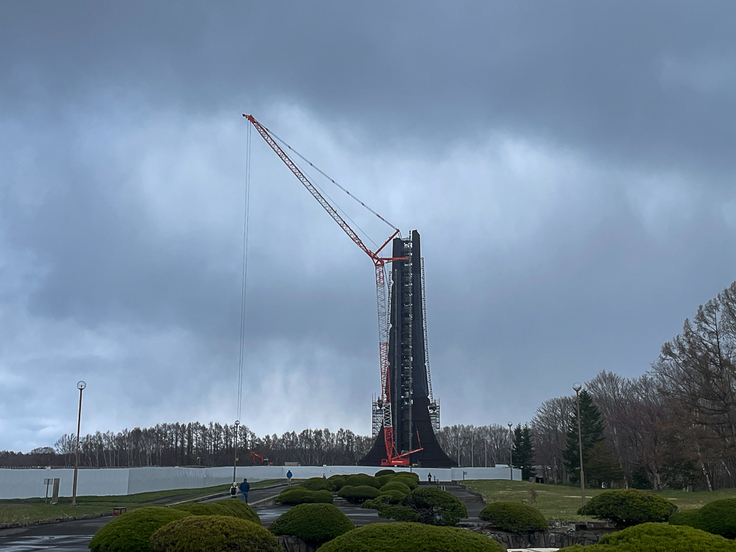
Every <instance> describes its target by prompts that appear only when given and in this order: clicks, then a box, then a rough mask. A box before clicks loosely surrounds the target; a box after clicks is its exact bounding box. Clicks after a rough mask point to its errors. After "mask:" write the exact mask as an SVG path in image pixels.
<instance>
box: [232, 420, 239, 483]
mask: <svg viewBox="0 0 736 552" xmlns="http://www.w3.org/2000/svg"><path fill="white" fill-rule="evenodd" d="M238 427H240V420H235V446H234V447H233V448H234V449H235V454H234V455H233V485H235V470H236V469H237V466H238Z"/></svg>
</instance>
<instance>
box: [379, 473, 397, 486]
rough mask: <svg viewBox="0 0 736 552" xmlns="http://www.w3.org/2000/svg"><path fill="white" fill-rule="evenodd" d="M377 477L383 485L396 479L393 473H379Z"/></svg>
mask: <svg viewBox="0 0 736 552" xmlns="http://www.w3.org/2000/svg"><path fill="white" fill-rule="evenodd" d="M376 479H377V480H378V484H379V485H380V486H381V487H383V486H384V485H386V484H387V483H390V482H391V481H393V480H394V475H393V474H385V475H377V476H376Z"/></svg>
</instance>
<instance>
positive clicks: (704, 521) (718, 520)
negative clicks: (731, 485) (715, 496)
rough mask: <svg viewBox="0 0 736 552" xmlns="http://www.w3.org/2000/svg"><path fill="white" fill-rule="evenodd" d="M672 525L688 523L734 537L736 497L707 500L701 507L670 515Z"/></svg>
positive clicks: (729, 537)
mask: <svg viewBox="0 0 736 552" xmlns="http://www.w3.org/2000/svg"><path fill="white" fill-rule="evenodd" d="M669 521H670V524H672V525H688V526H690V527H694V528H695V529H702V530H703V531H708V532H709V533H713V534H714V535H721V536H722V537H726V538H727V539H733V538H736V498H725V499H722V500H714V501H712V502H708V503H707V504H706V505H705V506H703V507H702V508H698V509H696V510H685V511H684V512H678V513H676V514H673V515H672V516H670V520H669Z"/></svg>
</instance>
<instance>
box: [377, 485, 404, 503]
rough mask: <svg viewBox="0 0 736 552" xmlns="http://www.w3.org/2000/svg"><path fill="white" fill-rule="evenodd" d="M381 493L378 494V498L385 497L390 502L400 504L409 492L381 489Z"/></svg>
mask: <svg viewBox="0 0 736 552" xmlns="http://www.w3.org/2000/svg"><path fill="white" fill-rule="evenodd" d="M378 492H379V493H380V494H379V495H378V498H384V501H385V502H390V503H392V504H398V503H399V502H401V501H402V500H404V497H405V496H406V495H407V494H409V493H402V492H401V491H397V490H396V489H389V490H388V491H384V490H383V489H381V490H380V491H378Z"/></svg>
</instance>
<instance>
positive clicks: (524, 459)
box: [512, 424, 536, 481]
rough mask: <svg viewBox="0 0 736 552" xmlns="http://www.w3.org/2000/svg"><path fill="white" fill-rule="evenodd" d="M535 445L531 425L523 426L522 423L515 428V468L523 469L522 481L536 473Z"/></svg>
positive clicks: (513, 463)
mask: <svg viewBox="0 0 736 552" xmlns="http://www.w3.org/2000/svg"><path fill="white" fill-rule="evenodd" d="M533 462H534V445H533V444H532V436H531V432H530V431H529V426H528V425H525V426H524V427H523V428H522V427H521V424H519V425H517V426H516V428H514V449H513V462H512V465H513V467H515V468H518V469H520V470H521V479H522V481H527V480H528V479H529V478H530V477H534V476H535V475H536V473H535V471H534V464H533Z"/></svg>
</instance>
